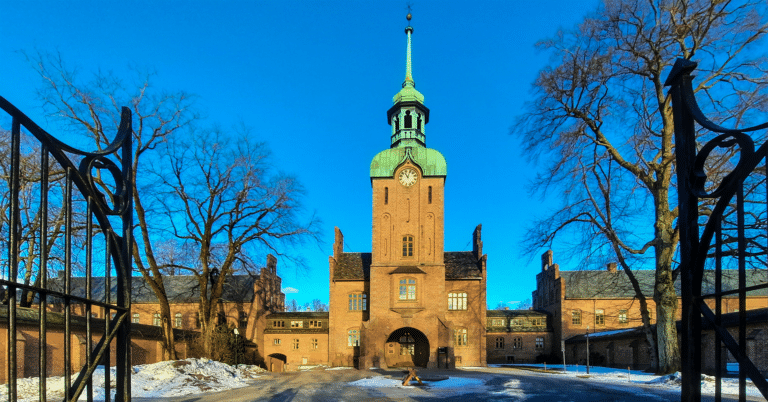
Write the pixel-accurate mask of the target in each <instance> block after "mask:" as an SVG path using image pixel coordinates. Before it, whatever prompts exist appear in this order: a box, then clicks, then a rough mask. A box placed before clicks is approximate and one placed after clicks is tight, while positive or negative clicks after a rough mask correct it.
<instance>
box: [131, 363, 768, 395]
mask: <svg viewBox="0 0 768 402" xmlns="http://www.w3.org/2000/svg"><path fill="white" fill-rule="evenodd" d="M381 375H383V376H385V377H388V378H393V379H402V378H403V376H404V374H403V371H400V370H312V371H302V372H297V373H267V374H265V375H264V376H262V377H260V378H259V379H258V380H255V383H254V384H253V385H251V386H248V387H244V388H238V389H233V390H229V391H223V392H216V393H207V394H200V395H187V396H184V397H176V398H160V399H158V398H153V399H147V398H133V401H136V402H148V401H163V402H224V401H227V402H228V401H233V402H234V401H238V402H239V401H270V402H288V401H311V402H326V401H327V402H331V401H348V402H358V401H456V402H459V401H460V402H468V401H526V402H538V401H547V402H582V401H583V402H603V401H605V402H608V401H611V402H614V401H638V402H654V401H678V400H680V394H679V393H678V392H670V391H667V390H664V389H659V388H655V387H651V386H642V385H634V384H632V385H630V384H627V385H619V384H605V383H598V382H590V381H589V379H581V378H568V377H563V376H559V375H556V374H544V373H538V372H531V371H525V370H519V369H513V368H477V369H472V370H434V371H432V370H420V371H419V375H420V376H422V377H424V378H428V377H431V376H450V377H464V378H477V379H482V381H483V382H484V386H482V387H470V388H467V389H464V390H462V392H464V391H468V392H464V393H460V394H459V393H457V392H456V390H455V389H444V388H440V387H430V386H429V385H426V386H423V387H414V388H408V389H403V388H374V387H359V386H351V385H348V383H349V382H352V381H356V380H359V379H363V378H369V377H375V376H381ZM426 383H427V384H429V383H430V382H426ZM702 400H704V401H714V398H713V397H703V398H702ZM737 400H738V398H735V397H733V398H728V397H724V398H723V401H737ZM747 400H750V401H764V399H762V398H748V399H747Z"/></svg>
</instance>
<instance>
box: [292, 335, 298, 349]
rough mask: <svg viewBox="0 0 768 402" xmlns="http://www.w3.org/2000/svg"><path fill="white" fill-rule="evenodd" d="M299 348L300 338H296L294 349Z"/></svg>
mask: <svg viewBox="0 0 768 402" xmlns="http://www.w3.org/2000/svg"><path fill="white" fill-rule="evenodd" d="M298 349H299V340H298V339H295V338H294V340H293V350H298Z"/></svg>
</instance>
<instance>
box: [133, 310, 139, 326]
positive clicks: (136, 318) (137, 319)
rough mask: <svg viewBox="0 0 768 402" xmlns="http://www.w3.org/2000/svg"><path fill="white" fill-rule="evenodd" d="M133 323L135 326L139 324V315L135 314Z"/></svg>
mask: <svg viewBox="0 0 768 402" xmlns="http://www.w3.org/2000/svg"><path fill="white" fill-rule="evenodd" d="M131 322H132V323H134V324H138V323H139V313H133V320H132V321H131Z"/></svg>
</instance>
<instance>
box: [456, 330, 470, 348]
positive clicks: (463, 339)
mask: <svg viewBox="0 0 768 402" xmlns="http://www.w3.org/2000/svg"><path fill="white" fill-rule="evenodd" d="M453 337H454V346H467V329H466V328H457V329H454V330H453Z"/></svg>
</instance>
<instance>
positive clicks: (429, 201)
mask: <svg viewBox="0 0 768 402" xmlns="http://www.w3.org/2000/svg"><path fill="white" fill-rule="evenodd" d="M427 203H428V204H431V203H432V186H429V191H428V195H427Z"/></svg>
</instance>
